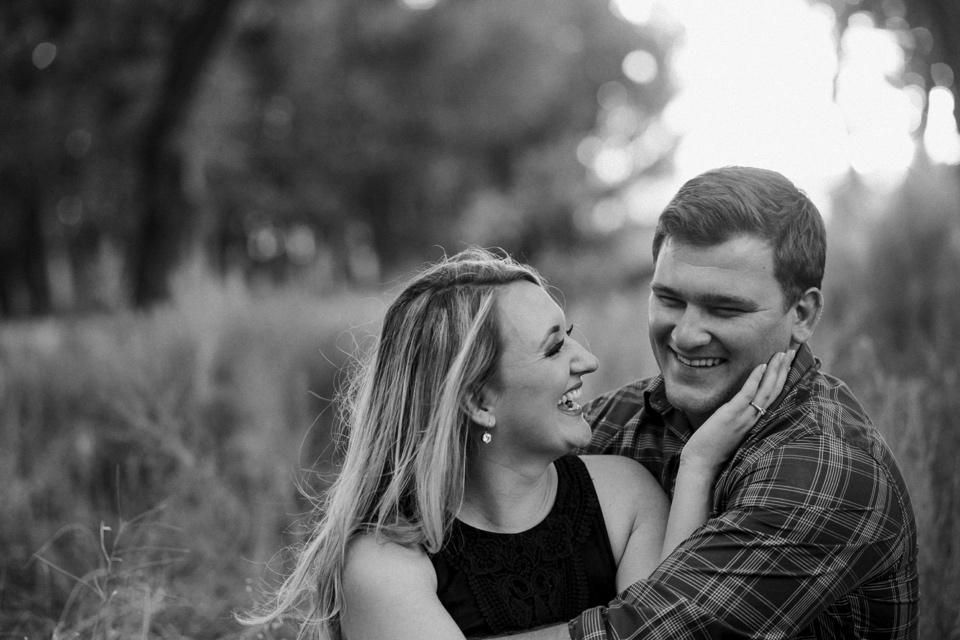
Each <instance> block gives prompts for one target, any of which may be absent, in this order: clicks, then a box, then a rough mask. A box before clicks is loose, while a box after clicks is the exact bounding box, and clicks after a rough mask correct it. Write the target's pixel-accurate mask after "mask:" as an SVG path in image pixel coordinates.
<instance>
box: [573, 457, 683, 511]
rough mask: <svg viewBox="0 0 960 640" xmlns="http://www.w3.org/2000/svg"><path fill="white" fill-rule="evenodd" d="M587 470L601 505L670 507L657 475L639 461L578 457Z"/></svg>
mask: <svg viewBox="0 0 960 640" xmlns="http://www.w3.org/2000/svg"><path fill="white" fill-rule="evenodd" d="M579 457H580V459H581V460H583V463H584V464H585V465H586V467H587V471H588V472H589V473H590V479H591V480H593V486H594V488H595V489H596V491H597V496H598V497H599V498H600V503H601V505H603V506H604V507H607V505H611V506H612V505H617V506H618V507H620V508H623V507H627V506H632V507H634V508H635V509H637V510H641V509H642V510H644V511H646V510H648V509H653V510H655V511H656V510H660V509H665V510H669V505H668V503H667V499H666V495H665V494H664V492H663V489H662V488H661V487H660V484H659V483H658V482H657V480H656V478H654V477H653V474H651V473H650V472H649V471H648V470H647V468H646V467H644V466H643V465H642V464H640V463H639V462H637V461H636V460H633V459H631V458H627V457H625V456H612V455H586V456H579Z"/></svg>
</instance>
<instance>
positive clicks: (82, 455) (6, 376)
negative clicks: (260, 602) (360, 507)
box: [0, 274, 381, 638]
mask: <svg viewBox="0 0 960 640" xmlns="http://www.w3.org/2000/svg"><path fill="white" fill-rule="evenodd" d="M188 280H189V281H188V282H186V283H181V287H180V290H179V291H180V295H178V297H177V299H176V301H175V303H174V304H173V305H171V306H170V307H168V308H165V309H162V310H159V311H157V312H156V313H154V314H152V315H149V316H133V315H125V316H114V317H102V318H84V319H78V320H61V321H48V322H43V323H39V324H24V325H7V326H5V327H4V328H3V332H2V336H0V456H2V458H0V629H2V630H3V632H4V633H9V634H13V635H14V636H33V637H50V636H51V635H53V636H56V637H71V635H72V634H80V637H96V638H110V637H124V638H127V637H143V638H147V637H149V638H155V637H156V638H166V637H190V638H220V637H228V636H229V635H230V634H235V633H239V632H240V630H238V629H237V628H236V625H234V624H233V623H232V620H231V613H232V611H233V610H234V609H235V608H237V607H242V606H247V605H249V604H250V602H251V591H252V589H251V585H253V584H254V583H255V582H256V581H257V580H259V577H260V574H261V573H262V569H263V567H262V563H264V562H266V561H267V560H269V559H270V558H271V557H272V556H273V555H274V554H275V553H276V551H277V549H278V548H280V547H281V546H282V545H284V544H285V543H288V542H291V541H292V538H291V536H292V535H293V532H292V531H290V524H291V522H293V521H294V520H295V519H296V518H297V516H298V514H299V512H301V511H302V510H304V509H305V508H306V506H305V505H304V504H303V503H302V502H301V501H300V499H299V495H298V493H297V491H296V489H295V485H296V483H297V482H298V481H300V480H302V479H303V477H304V476H303V472H302V471H301V470H302V469H312V470H314V471H316V472H317V473H318V475H316V476H311V478H310V480H311V481H312V482H313V483H314V484H315V485H316V484H321V483H322V482H323V481H324V480H325V476H324V473H326V474H329V473H330V472H331V471H332V466H331V462H332V460H333V456H332V444H331V432H332V429H331V425H332V423H333V419H334V411H333V409H332V407H331V400H332V398H333V395H334V390H335V387H336V377H337V375H338V371H340V369H341V368H342V367H343V365H344V362H345V360H346V353H348V352H349V351H351V350H352V349H353V347H354V344H353V340H354V337H353V336H362V335H363V334H364V333H367V332H369V331H370V327H369V326H365V325H368V324H369V323H370V322H371V321H375V320H376V318H377V316H378V313H379V310H380V306H381V303H380V301H379V300H378V299H377V298H376V297H374V296H367V295H361V294H342V295H337V296H332V297H326V298H323V299H318V298H311V297H306V296H303V295H294V294H292V293H291V294H283V293H277V294H272V295H270V296H269V297H266V298H255V297H253V296H251V295H249V294H248V293H247V292H246V291H245V290H243V288H242V287H229V286H223V285H220V284H217V283H214V282H213V281H212V280H209V279H206V278H204V277H202V276H198V275H197V274H194V277H192V278H190V279H188ZM351 327H355V330H354V331H353V332H345V330H347V329H349V328H351ZM326 477H328V475H327V476H326ZM34 634H35V635H34Z"/></svg>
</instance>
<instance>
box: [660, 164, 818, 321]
mask: <svg viewBox="0 0 960 640" xmlns="http://www.w3.org/2000/svg"><path fill="white" fill-rule="evenodd" d="M739 235H752V236H756V237H759V238H760V239H762V240H764V241H766V242H767V243H769V244H770V246H771V247H772V248H773V274H774V277H775V278H776V280H777V283H778V284H779V285H780V290H781V291H782V292H783V297H784V304H785V305H786V306H787V307H788V308H789V307H790V306H791V305H793V304H794V303H796V302H797V301H798V300H800V298H801V296H803V293H804V292H805V291H806V290H807V289H809V288H810V287H816V288H818V289H819V288H820V286H821V283H822V281H823V268H824V263H825V262H826V253H827V235H826V230H825V228H824V225H823V218H822V217H821V215H820V211H819V210H817V207H816V205H814V204H813V202H811V201H810V198H808V197H807V195H806V194H805V193H804V192H803V191H801V190H800V189H798V188H797V187H796V186H795V185H794V184H793V183H792V182H790V181H789V180H788V179H787V178H785V177H784V176H782V175H780V174H779V173H777V172H776V171H769V170H767V169H755V168H752V167H723V168H720V169H712V170H710V171H707V172H705V173H702V174H700V175H698V176H697V177H695V178H692V179H690V180H688V181H687V182H686V184H684V185H683V186H682V187H681V188H680V191H678V192H677V195H675V196H674V197H673V200H671V201H670V204H668V205H667V207H666V208H665V209H664V210H663V213H661V214H660V219H659V221H658V222H657V230H656V232H655V233H654V236H653V260H654V262H656V260H657V256H659V255H660V249H661V248H662V247H663V244H664V242H665V241H666V240H667V238H673V239H675V240H677V241H678V242H681V243H684V244H690V245H693V246H698V247H710V246H714V245H717V244H721V243H723V242H726V241H727V240H729V239H731V238H733V237H735V236H739Z"/></svg>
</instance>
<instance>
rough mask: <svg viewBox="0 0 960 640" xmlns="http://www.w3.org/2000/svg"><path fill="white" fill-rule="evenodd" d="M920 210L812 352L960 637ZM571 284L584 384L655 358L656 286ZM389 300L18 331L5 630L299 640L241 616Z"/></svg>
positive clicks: (187, 286) (954, 500)
mask: <svg viewBox="0 0 960 640" xmlns="http://www.w3.org/2000/svg"><path fill="white" fill-rule="evenodd" d="M919 193H922V190H920V191H919ZM909 197H910V194H909V193H908V194H907V195H905V196H904V198H907V199H908V198H909ZM917 197H919V196H917ZM907 204H909V201H908V202H907ZM926 207H927V210H928V212H927V214H926V215H925V216H922V217H917V220H919V222H914V223H910V222H909V221H908V222H904V221H903V220H902V219H901V218H893V219H892V220H893V221H892V222H891V221H889V220H888V221H887V222H884V223H883V224H878V225H876V228H877V232H876V233H875V234H873V235H872V236H871V238H870V244H869V249H868V250H866V251H861V252H859V253H856V252H854V251H853V250H852V249H850V247H849V246H848V245H845V244H844V243H843V242H841V243H839V246H838V247H837V248H834V249H833V250H832V251H833V253H832V257H831V268H832V269H834V276H833V277H832V278H831V279H830V281H829V282H828V283H827V285H826V290H827V295H828V316H827V318H826V319H825V321H824V323H823V324H822V326H821V329H820V330H819V331H818V335H817V338H816V340H815V341H814V348H815V351H816V352H817V353H818V355H820V357H821V358H823V359H824V361H825V367H824V368H825V370H827V371H829V372H831V373H834V374H836V375H839V376H840V377H842V378H844V379H845V380H846V381H847V382H848V384H849V385H850V386H851V387H852V389H853V390H854V392H855V393H856V394H857V395H858V396H859V397H860V398H861V400H862V401H863V402H864V403H865V404H866V406H867V408H868V410H869V411H870V412H871V415H872V417H873V418H874V420H875V422H876V423H877V424H878V426H879V428H880V429H881V431H882V432H883V434H884V436H885V438H886V439H887V441H888V442H889V443H890V445H891V447H892V448H893V449H894V451H895V453H896V454H897V457H898V459H899V461H900V463H901V466H902V467H903V470H904V473H905V476H906V477H907V480H908V483H909V485H910V489H911V491H912V496H913V500H914V504H915V508H916V514H917V519H918V525H919V529H920V534H921V572H922V576H921V587H922V597H923V604H922V628H921V638H937V639H940V638H944V639H958V638H960V617H958V613H957V608H956V603H957V602H960V548H958V541H960V474H957V473H956V471H955V467H956V460H957V458H958V455H960V367H958V359H957V354H958V346H957V345H960V342H958V338H960V315H956V312H957V311H958V304H960V302H958V301H960V283H958V282H957V278H956V274H957V273H960V231H958V222H957V219H956V218H957V214H956V211H955V210H952V209H949V207H947V209H946V210H945V212H941V211H940V210H939V209H937V208H936V207H935V206H933V205H931V204H929V203H927V205H926ZM938 212H939V213H938ZM941 214H942V215H941ZM938 215H939V217H937V216H938ZM934 241H936V242H939V243H940V244H939V245H936V254H935V255H932V254H931V244H930V243H931V242H934ZM550 268H554V267H550ZM544 270H545V271H547V268H546V267H545V268H544ZM547 275H548V276H549V275H551V274H550V273H549V272H547ZM555 282H556V280H555ZM558 284H561V286H563V285H562V283H558ZM565 294H566V298H567V304H566V307H567V313H568V315H569V316H570V317H571V319H572V320H574V321H575V322H576V323H577V324H578V325H580V326H581V327H582V332H583V337H584V338H585V339H586V341H587V343H588V344H589V347H590V349H591V350H592V351H593V352H594V353H595V354H596V355H597V356H598V357H599V358H600V360H601V363H602V364H601V370H600V371H599V372H598V373H596V374H595V375H593V376H591V378H590V379H589V383H588V386H587V394H588V395H590V394H592V393H596V392H598V391H600V390H602V389H605V388H609V387H612V386H614V385H617V384H620V383H622V382H625V381H627V380H629V379H631V378H633V377H636V376H638V375H646V374H649V373H651V372H653V371H655V363H654V362H653V360H652V358H651V357H650V353H649V348H648V346H647V342H646V337H645V332H646V308H645V305H646V299H645V297H646V296H645V289H644V286H643V284H642V283H633V284H630V285H623V286H619V287H616V288H615V289H614V290H612V291H610V292H606V293H602V294H601V293H598V292H597V291H596V290H593V291H591V292H590V293H589V294H586V293H584V292H581V295H578V291H577V290H572V291H571V290H568V289H565ZM385 299H386V298H385V297H384V295H383V294H380V293H379V292H374V293H358V292H353V293H340V294H337V295H330V296H323V297H317V296H311V295H306V294H303V293H299V294H298V293H296V292H293V291H288V292H274V293H270V294H267V295H256V296H255V295H252V294H251V293H249V292H248V291H246V290H245V289H244V288H243V287H242V286H239V285H225V284H221V283H218V282H215V281H213V280H211V279H209V278H206V277H204V276H203V275H202V274H197V273H194V274H193V276H192V277H190V278H185V279H184V280H183V282H182V283H181V285H180V286H179V288H178V294H177V296H176V299H175V300H174V302H173V303H172V304H171V305H169V306H168V307H165V308H163V309H159V310H157V311H156V312H154V313H152V314H150V315H146V316H133V315H117V316H109V317H106V316H105V317H99V318H90V317H87V318H78V319H57V320H47V321H41V322H34V323H25V324H10V323H7V324H5V325H3V327H2V330H0V638H3V639H5V638H50V637H54V638H75V637H76V638H157V639H173V638H197V639H206V638H209V639H226V638H280V637H290V636H291V635H292V631H291V629H289V628H286V627H279V628H271V629H246V628H242V627H240V626H239V625H237V624H236V623H235V622H234V621H233V619H232V613H233V612H234V611H237V610H240V609H243V608H245V607H248V606H249V605H250V604H251V603H252V602H253V600H254V597H255V595H256V592H257V590H258V588H259V584H260V580H261V579H264V578H266V579H267V580H270V579H271V576H274V575H275V573H274V572H275V571H282V570H283V558H282V557H281V556H277V552H278V551H279V550H280V549H281V548H283V547H284V546H285V545H286V544H289V543H290V542H292V541H293V540H294V539H295V537H296V535H297V530H296V526H295V524H294V523H295V522H296V521H297V518H298V517H299V516H300V515H301V514H303V512H304V510H305V509H307V508H308V505H307V503H306V502H305V501H304V500H303V499H302V498H301V497H300V495H299V494H298V489H297V485H298V484H305V485H306V486H309V487H311V488H312V489H314V490H319V489H321V488H322V487H323V486H324V485H325V483H326V482H327V481H328V480H329V478H330V474H331V473H332V472H333V466H332V464H331V460H332V459H333V451H334V446H335V443H333V441H332V437H331V432H332V426H333V424H334V422H335V407H334V404H333V402H332V400H333V398H334V394H335V390H336V388H337V381H338V375H339V373H338V372H340V371H341V369H342V367H343V366H344V365H345V363H347V362H348V357H347V354H348V353H350V352H351V351H353V350H354V349H355V348H356V346H357V344H363V343H364V341H365V339H366V337H367V336H369V335H370V333H371V331H373V330H375V328H376V322H377V319H378V316H379V314H380V313H381V312H382V309H383V305H384V300H385ZM830 301H836V302H830Z"/></svg>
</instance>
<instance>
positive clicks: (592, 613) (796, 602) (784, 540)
mask: <svg viewBox="0 0 960 640" xmlns="http://www.w3.org/2000/svg"><path fill="white" fill-rule="evenodd" d="M748 455H749V454H748ZM714 507H715V511H716V512H717V513H719V515H717V516H716V517H713V518H711V519H710V520H709V521H708V522H707V523H706V524H705V525H703V526H702V527H701V528H700V529H698V530H697V531H696V532H695V533H694V534H693V535H692V536H691V537H690V538H689V539H687V540H686V541H685V542H684V543H683V544H681V545H680V546H679V547H678V548H677V549H676V550H675V551H674V552H673V553H672V554H671V555H670V557H669V558H667V559H666V560H665V561H664V562H663V563H662V564H661V565H660V567H659V568H658V569H657V570H656V571H655V572H654V573H653V575H651V576H650V578H648V579H646V580H641V581H639V582H637V583H635V584H633V585H631V586H630V587H628V588H627V589H626V590H625V591H624V592H623V593H621V594H620V596H619V597H618V598H617V599H616V600H614V601H613V602H612V603H610V605H609V606H606V607H597V608H594V609H590V610H588V611H586V612H584V613H583V614H582V615H581V616H580V617H578V618H577V619H575V620H573V621H571V623H570V626H569V631H570V635H571V637H572V638H574V639H580V638H585V639H589V640H600V639H606V638H611V639H612V638H617V639H626V638H664V639H665V638H672V639H677V638H721V637H722V638H741V637H764V638H786V637H790V636H793V635H796V634H797V632H799V631H801V630H802V629H804V628H805V627H807V626H808V625H809V624H811V623H812V622H813V620H814V618H816V617H817V616H818V615H819V614H820V613H822V612H823V611H824V610H825V609H826V608H827V607H828V606H830V605H831V604H833V603H834V602H836V601H837V600H838V599H839V598H842V597H843V596H844V595H845V594H847V593H848V592H849V591H850V590H851V589H853V588H854V587H855V586H856V585H860V584H862V583H864V582H865V581H868V580H870V579H871V578H873V577H876V576H879V575H880V574H881V573H884V572H886V571H889V570H890V568H891V567H892V566H894V565H895V564H896V563H898V562H900V561H901V559H902V557H903V555H904V554H905V553H906V550H905V549H904V546H905V543H904V535H903V532H904V527H905V522H904V519H905V516H904V505H903V504H901V503H900V496H899V493H898V492H897V490H896V487H895V483H894V482H893V481H892V480H891V479H890V478H889V477H888V476H887V474H886V472H885V468H884V466H883V465H882V464H880V463H879V462H877V461H876V460H874V459H873V458H871V457H870V456H869V455H868V454H867V453H866V452H864V451H862V450H860V449H857V448H855V447H853V446H851V445H850V444H848V443H844V442H843V441H841V440H839V439H838V438H831V437H829V436H825V435H823V434H819V433H817V434H807V435H804V436H802V437H798V438H796V439H795V440H794V441H793V442H789V443H779V444H778V445H777V446H772V447H767V448H765V449H764V450H763V451H761V452H754V458H753V459H749V458H748V459H742V460H739V461H736V460H735V464H734V465H733V467H731V469H730V470H729V471H728V472H727V473H726V474H725V475H724V476H722V477H721V478H720V481H719V482H718V485H717V490H716V498H715V505H714Z"/></svg>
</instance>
